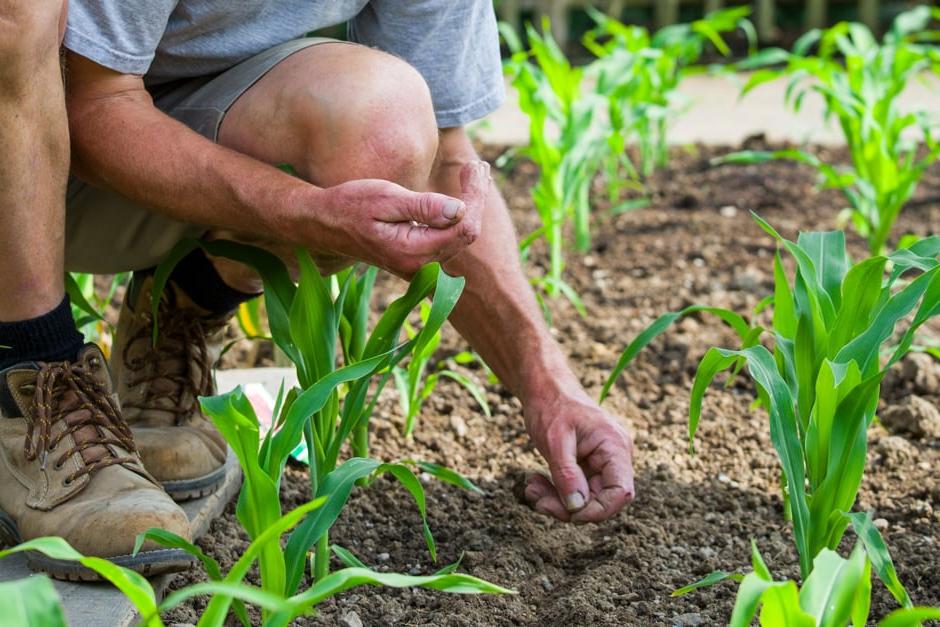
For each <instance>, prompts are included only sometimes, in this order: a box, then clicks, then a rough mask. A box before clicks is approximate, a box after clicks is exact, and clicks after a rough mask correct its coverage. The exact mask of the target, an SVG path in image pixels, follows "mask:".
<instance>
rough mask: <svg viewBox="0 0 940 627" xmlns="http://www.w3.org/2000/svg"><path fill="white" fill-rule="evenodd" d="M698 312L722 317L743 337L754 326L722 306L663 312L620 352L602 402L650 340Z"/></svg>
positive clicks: (605, 384) (605, 385) (697, 306)
mask: <svg viewBox="0 0 940 627" xmlns="http://www.w3.org/2000/svg"><path fill="white" fill-rule="evenodd" d="M697 312H704V313H710V314H713V315H715V316H717V317H718V318H719V319H721V321H722V322H724V323H725V324H727V325H728V326H730V327H731V328H732V329H734V331H735V333H737V334H738V336H739V337H740V338H742V339H744V338H746V337H748V336H749V334H750V332H751V330H752V327H751V326H750V325H749V324H748V322H747V320H745V319H744V317H743V316H741V315H740V314H737V313H735V312H733V311H730V310H728V309H721V308H720V307H705V306H702V305H693V306H691V307H686V308H685V309H682V310H681V311H673V312H670V313H667V314H663V315H662V316H660V317H659V318H657V319H656V320H654V321H653V323H652V324H650V325H649V326H648V327H646V328H645V329H643V331H642V332H640V334H639V335H637V336H636V338H634V339H633V341H632V342H630V343H629V344H628V345H627V347H626V348H625V349H624V350H623V352H622V353H621V354H620V358H619V359H618V360H617V364H616V365H615V366H614V369H613V370H612V371H611V373H610V376H608V377H607V381H605V382H604V387H603V388H602V389H601V395H600V402H604V399H606V398H607V395H608V394H610V390H611V388H612V387H613V385H614V383H615V382H616V380H617V378H618V377H619V376H620V374H621V373H622V372H623V371H624V369H625V368H626V367H627V366H628V365H630V362H631V361H633V359H634V358H635V357H636V356H637V354H638V353H639V352H640V351H641V350H643V349H644V348H645V347H646V346H647V345H649V343H650V342H652V341H653V340H654V339H656V338H657V337H658V336H659V335H661V334H662V333H663V332H664V331H665V330H666V329H668V328H669V326H670V325H672V324H673V323H674V322H675V321H676V320H678V319H679V318H682V317H683V316H687V315H690V314H693V313H697Z"/></svg>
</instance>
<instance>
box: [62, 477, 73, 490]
mask: <svg viewBox="0 0 940 627" xmlns="http://www.w3.org/2000/svg"><path fill="white" fill-rule="evenodd" d="M71 485H72V479H71V477H66V478H65V479H63V480H62V487H63V488H68V487H70V486H71Z"/></svg>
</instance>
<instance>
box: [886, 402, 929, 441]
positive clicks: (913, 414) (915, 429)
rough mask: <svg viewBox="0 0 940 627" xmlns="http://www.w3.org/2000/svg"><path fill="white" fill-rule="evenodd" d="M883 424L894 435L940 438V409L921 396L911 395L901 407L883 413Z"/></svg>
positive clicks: (894, 407) (892, 407)
mask: <svg viewBox="0 0 940 627" xmlns="http://www.w3.org/2000/svg"><path fill="white" fill-rule="evenodd" d="M880 418H881V424H883V425H884V426H885V428H886V429H887V430H888V431H891V432H892V433H906V434H910V435H911V436H913V437H915V438H928V439H929V438H940V409H937V407H936V405H934V404H933V403H931V402H930V401H928V400H926V399H924V398H921V397H920V396H914V395H911V396H909V397H908V398H907V401H906V402H904V403H903V404H901V405H893V406H891V407H889V408H888V409H887V410H885V411H884V412H882V414H881V416H880Z"/></svg>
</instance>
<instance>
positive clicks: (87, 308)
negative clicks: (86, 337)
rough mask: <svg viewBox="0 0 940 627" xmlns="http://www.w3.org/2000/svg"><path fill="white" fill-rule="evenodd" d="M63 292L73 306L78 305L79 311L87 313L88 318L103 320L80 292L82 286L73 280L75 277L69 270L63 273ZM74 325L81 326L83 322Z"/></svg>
mask: <svg viewBox="0 0 940 627" xmlns="http://www.w3.org/2000/svg"><path fill="white" fill-rule="evenodd" d="M65 293H66V294H68V297H69V301H70V302H71V303H72V305H74V306H75V307H78V308H79V309H80V310H81V311H83V312H85V314H87V316H88V318H87V319H90V320H104V318H103V317H102V315H101V314H100V313H98V311H97V310H95V308H94V307H93V306H92V305H91V303H89V302H88V299H87V298H85V294H84V293H82V288H81V287H79V285H78V283H77V282H76V281H75V277H74V276H73V275H72V273H71V272H66V273H65ZM76 326H78V327H82V326H84V325H83V324H77V325H76Z"/></svg>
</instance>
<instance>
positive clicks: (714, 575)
mask: <svg viewBox="0 0 940 627" xmlns="http://www.w3.org/2000/svg"><path fill="white" fill-rule="evenodd" d="M743 579H744V575H742V574H741V573H729V572H725V571H723V570H716V571H713V572H710V573H708V574H707V575H705V576H704V577H703V578H701V579H699V580H698V581H696V582H695V583H690V584H689V585H687V586H683V587H681V588H679V589H678V590H673V591H672V593H671V594H670V595H669V596H672V597H681V596H683V595H686V594H688V593H690V592H692V591H693V590H698V589H699V588H708V587H710V586H714V585H715V584H717V583H721V582H722V581H728V580H731V581H737V582H740V581H741V580H743Z"/></svg>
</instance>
